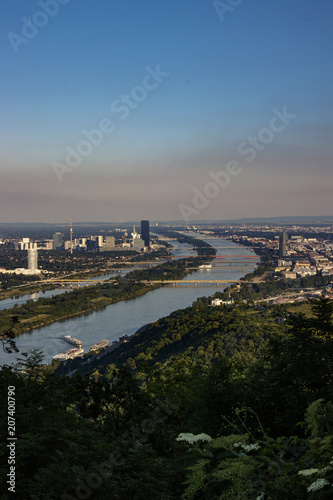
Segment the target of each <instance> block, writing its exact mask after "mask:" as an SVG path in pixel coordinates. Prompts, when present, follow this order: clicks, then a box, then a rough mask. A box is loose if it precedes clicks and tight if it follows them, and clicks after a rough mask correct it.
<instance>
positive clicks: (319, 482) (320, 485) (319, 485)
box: [307, 478, 330, 493]
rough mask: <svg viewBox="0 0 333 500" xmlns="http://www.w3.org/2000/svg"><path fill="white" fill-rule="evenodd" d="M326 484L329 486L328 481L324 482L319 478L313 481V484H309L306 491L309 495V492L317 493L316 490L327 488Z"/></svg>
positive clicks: (324, 480)
mask: <svg viewBox="0 0 333 500" xmlns="http://www.w3.org/2000/svg"><path fill="white" fill-rule="evenodd" d="M328 484H330V483H329V482H328V481H326V479H323V478H320V479H317V481H315V482H314V483H312V484H310V486H309V487H308V489H307V491H308V492H309V493H310V492H311V491H318V490H321V488H323V487H324V486H327V485H328Z"/></svg>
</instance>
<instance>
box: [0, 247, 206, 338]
mask: <svg viewBox="0 0 333 500" xmlns="http://www.w3.org/2000/svg"><path fill="white" fill-rule="evenodd" d="M206 260H208V259H207V258H204V257H191V258H189V259H183V260H178V261H175V262H167V263H164V264H161V265H160V266H155V267H152V268H149V269H146V270H140V271H131V272H130V273H129V275H128V276H127V277H126V278H121V277H119V279H117V281H116V282H105V283H103V284H97V285H96V286H95V287H85V288H82V289H75V290H73V291H71V293H70V294H68V293H67V294H66V292H65V293H63V294H61V295H57V296H55V297H51V298H43V297H41V298H39V299H38V300H37V301H36V302H33V301H28V302H26V303H25V304H23V305H21V306H20V307H19V306H17V304H16V305H14V306H13V307H12V308H11V309H8V310H7V309H4V310H2V311H0V322H1V333H2V334H5V332H6V331H10V330H11V331H12V332H13V333H14V335H15V336H18V335H20V334H23V333H26V332H29V331H31V330H33V329H35V328H40V327H42V326H46V325H50V324H52V323H54V322H56V321H61V320H64V319H67V318H71V317H74V316H78V315H80V314H83V313H87V312H92V311H96V310H100V309H103V308H104V307H106V306H108V305H110V304H115V303H117V302H119V301H121V300H129V299H133V298H136V297H140V296H141V295H143V294H145V293H147V292H149V291H151V290H154V289H156V288H159V287H160V286H162V284H146V283H143V281H145V280H148V281H149V280H156V279H157V280H159V279H161V280H169V279H182V278H184V277H185V276H187V275H188V274H191V273H192V272H193V270H192V269H191V267H192V268H193V266H198V265H200V264H202V263H203V262H205V261H206ZM14 318H17V320H18V321H16V319H14Z"/></svg>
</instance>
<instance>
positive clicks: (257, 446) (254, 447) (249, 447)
mask: <svg viewBox="0 0 333 500" xmlns="http://www.w3.org/2000/svg"><path fill="white" fill-rule="evenodd" d="M234 446H235V447H236V448H237V447H238V448H239V447H241V448H243V450H245V451H252V450H260V444H258V443H255V444H244V443H240V442H239V443H235V444H234Z"/></svg>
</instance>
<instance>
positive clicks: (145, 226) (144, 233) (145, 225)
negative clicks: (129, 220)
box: [141, 220, 150, 247]
mask: <svg viewBox="0 0 333 500" xmlns="http://www.w3.org/2000/svg"><path fill="white" fill-rule="evenodd" d="M141 238H142V239H143V241H144V242H145V247H149V242H150V238H149V220H142V221H141Z"/></svg>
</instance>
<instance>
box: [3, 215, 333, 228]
mask: <svg viewBox="0 0 333 500" xmlns="http://www.w3.org/2000/svg"><path fill="white" fill-rule="evenodd" d="M330 219H331V220H332V222H333V215H284V216H271V217H240V218H235V219H202V220H193V221H184V220H183V219H174V220H161V219H152V220H151V219H140V220H139V219H138V220H125V221H78V222H75V221H73V219H72V224H73V226H74V225H82V224H112V225H117V224H133V223H138V222H141V220H149V222H150V223H152V224H172V223H173V224H182V225H184V226H189V225H200V224H210V223H228V222H246V221H247V222H254V221H262V222H264V221H276V222H278V221H286V220H289V221H293V220H295V221H297V220H298V221H301V220H308V221H317V222H328V220H330ZM69 221H70V219H68V221H62V222H20V221H18V222H0V225H6V226H8V225H31V224H34V225H49V226H59V225H69Z"/></svg>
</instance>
